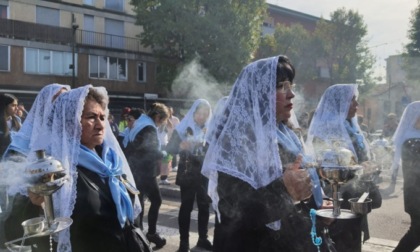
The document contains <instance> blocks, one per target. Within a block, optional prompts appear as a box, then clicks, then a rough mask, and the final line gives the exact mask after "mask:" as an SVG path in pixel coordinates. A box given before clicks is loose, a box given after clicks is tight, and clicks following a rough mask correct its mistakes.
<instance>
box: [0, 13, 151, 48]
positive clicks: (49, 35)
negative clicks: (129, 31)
mask: <svg viewBox="0 0 420 252" xmlns="http://www.w3.org/2000/svg"><path fill="white" fill-rule="evenodd" d="M75 35H76V44H77V45H78V46H87V47H94V48H103V49H117V50H123V51H133V52H140V51H142V50H144V49H143V47H142V45H141V43H140V40H139V39H136V38H129V37H122V36H116V35H111V34H106V33H99V32H91V31H85V30H79V29H78V30H76V33H75ZM0 36H1V37H8V38H14V39H22V40H31V41H39V42H45V43H53V44H68V45H71V43H72V41H73V29H72V28H64V27H58V26H50V25H42V24H35V23H29V22H23V21H18V20H11V19H1V18H0Z"/></svg>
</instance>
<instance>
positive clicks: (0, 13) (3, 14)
mask: <svg viewBox="0 0 420 252" xmlns="http://www.w3.org/2000/svg"><path fill="white" fill-rule="evenodd" d="M0 18H7V5H1V4H0Z"/></svg>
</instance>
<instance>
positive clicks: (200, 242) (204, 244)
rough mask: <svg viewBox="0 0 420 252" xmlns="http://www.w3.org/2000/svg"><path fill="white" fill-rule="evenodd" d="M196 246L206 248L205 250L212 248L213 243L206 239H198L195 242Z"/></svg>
mask: <svg viewBox="0 0 420 252" xmlns="http://www.w3.org/2000/svg"><path fill="white" fill-rule="evenodd" d="M197 247H199V248H202V249H206V250H210V251H212V250H213V245H211V242H210V241H209V240H207V239H204V238H203V239H201V238H200V239H198V242H197Z"/></svg>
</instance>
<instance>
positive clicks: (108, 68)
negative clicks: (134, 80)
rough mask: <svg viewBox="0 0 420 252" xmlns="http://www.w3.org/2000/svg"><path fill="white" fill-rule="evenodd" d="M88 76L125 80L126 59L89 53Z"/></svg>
mask: <svg viewBox="0 0 420 252" xmlns="http://www.w3.org/2000/svg"><path fill="white" fill-rule="evenodd" d="M89 77H90V78H98V79H110V80H127V60H126V59H121V58H115V57H106V56H96V55H89Z"/></svg>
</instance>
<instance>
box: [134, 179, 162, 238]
mask: <svg viewBox="0 0 420 252" xmlns="http://www.w3.org/2000/svg"><path fill="white" fill-rule="evenodd" d="M137 186H138V189H139V190H140V204H141V208H142V211H141V213H140V215H139V220H138V221H136V224H138V225H139V226H140V228H141V229H143V216H144V197H145V196H147V198H149V200H150V209H149V212H148V214H147V217H148V218H147V221H148V224H149V231H148V233H149V234H154V233H156V224H157V219H158V215H159V209H160V205H161V204H162V195H161V194H160V189H159V185H158V183H157V180H156V178H153V177H151V178H147V177H143V178H142V179H140V181H139V183H137Z"/></svg>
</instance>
